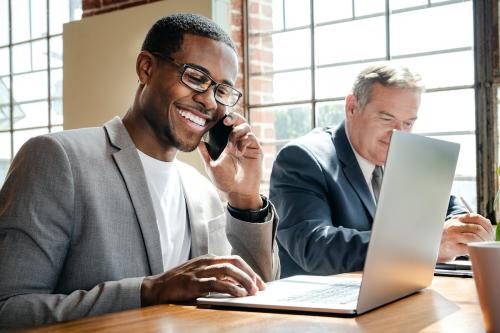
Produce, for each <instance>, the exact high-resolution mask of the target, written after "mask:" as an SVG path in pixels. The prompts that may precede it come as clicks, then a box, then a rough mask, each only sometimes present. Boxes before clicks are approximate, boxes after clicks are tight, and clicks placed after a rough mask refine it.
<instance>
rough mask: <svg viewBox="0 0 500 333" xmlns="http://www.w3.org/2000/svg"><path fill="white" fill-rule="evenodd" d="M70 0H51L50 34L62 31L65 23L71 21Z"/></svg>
mask: <svg viewBox="0 0 500 333" xmlns="http://www.w3.org/2000/svg"><path fill="white" fill-rule="evenodd" d="M69 11H70V8H69V0H50V11H49V15H50V17H49V22H50V34H51V35H54V34H59V33H62V29H63V23H66V22H68V21H69Z"/></svg>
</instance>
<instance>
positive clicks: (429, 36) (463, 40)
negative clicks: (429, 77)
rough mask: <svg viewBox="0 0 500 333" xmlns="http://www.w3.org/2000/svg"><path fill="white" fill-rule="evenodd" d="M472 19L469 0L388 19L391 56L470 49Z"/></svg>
mask: <svg viewBox="0 0 500 333" xmlns="http://www.w3.org/2000/svg"><path fill="white" fill-rule="evenodd" d="M443 17H446V24H443ZM472 19H473V15H472V2H471V1H469V2H463V3H457V4H452V5H446V6H438V7H433V8H426V9H421V10H415V11H411V12H404V13H398V14H394V15H392V16H391V53H392V55H393V56H396V55H401V54H412V53H418V52H427V51H434V50H444V49H451V48H460V47H471V46H472V45H473V32H474V28H473V25H472ZM422 22H425V24H422ZM416 27H418V28H416Z"/></svg>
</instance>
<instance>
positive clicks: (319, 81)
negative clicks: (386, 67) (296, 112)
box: [316, 63, 372, 99]
mask: <svg viewBox="0 0 500 333" xmlns="http://www.w3.org/2000/svg"><path fill="white" fill-rule="evenodd" d="M370 64H372V63H360V64H354V65H347V66H334V67H326V68H318V69H317V70H316V98H318V99H322V98H332V97H344V96H346V95H347V94H349V93H350V92H351V89H352V84H353V83H354V79H355V78H356V76H357V75H358V74H359V73H360V72H361V71H362V70H363V69H365V68H366V67H368V66H370Z"/></svg>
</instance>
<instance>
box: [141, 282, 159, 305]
mask: <svg viewBox="0 0 500 333" xmlns="http://www.w3.org/2000/svg"><path fill="white" fill-rule="evenodd" d="M153 287H154V281H153V280H152V279H151V278H150V277H145V278H144V280H142V284H141V307H145V306H150V305H156V304H158V302H156V299H155V297H154V295H155V294H154V292H153Z"/></svg>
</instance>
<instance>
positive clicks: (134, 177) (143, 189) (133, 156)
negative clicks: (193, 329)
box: [104, 117, 163, 274]
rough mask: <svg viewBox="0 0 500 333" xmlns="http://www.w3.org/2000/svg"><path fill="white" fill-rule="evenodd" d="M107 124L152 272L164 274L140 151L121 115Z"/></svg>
mask: <svg viewBox="0 0 500 333" xmlns="http://www.w3.org/2000/svg"><path fill="white" fill-rule="evenodd" d="M104 127H105V128H106V131H107V133H108V136H109V140H110V142H111V144H112V145H113V146H115V147H116V148H118V149H119V150H118V151H117V152H115V153H113V159H114V160H115V162H116V165H117V166H118V169H119V170H120V173H121V175H122V177H123V179H124V181H125V184H126V186H127V189H128V192H129V195H130V199H131V200H132V205H133V206H134V209H135V212H136V215H137V220H138V221H139V225H140V228H141V231H142V237H143V238H144V246H145V248H146V252H147V256H148V260H149V267H150V270H151V274H159V273H162V272H163V260H162V254H161V243H160V236H159V231H158V225H157V223H156V216H155V213H154V208H153V202H152V201H151V195H150V193H149V190H148V186H147V181H146V175H145V174H144V169H143V167H142V163H141V160H140V157H139V154H138V153H137V149H136V147H135V145H134V143H133V141H132V138H131V137H130V135H129V134H128V132H127V130H126V128H125V127H124V126H123V123H122V122H121V120H120V118H118V117H115V118H114V119H112V120H111V121H109V122H107V123H106V124H105V125H104Z"/></svg>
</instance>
